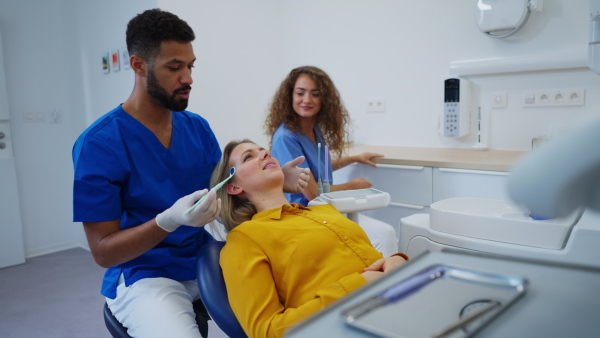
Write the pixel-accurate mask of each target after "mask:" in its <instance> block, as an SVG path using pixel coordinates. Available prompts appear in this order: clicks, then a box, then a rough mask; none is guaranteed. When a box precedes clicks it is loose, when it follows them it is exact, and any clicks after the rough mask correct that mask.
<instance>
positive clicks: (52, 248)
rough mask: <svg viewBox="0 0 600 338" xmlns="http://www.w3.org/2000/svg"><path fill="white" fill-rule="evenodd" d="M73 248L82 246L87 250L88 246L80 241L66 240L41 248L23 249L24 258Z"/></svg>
mask: <svg viewBox="0 0 600 338" xmlns="http://www.w3.org/2000/svg"><path fill="white" fill-rule="evenodd" d="M75 248H83V249H86V250H89V247H88V248H85V247H83V246H82V245H81V243H78V242H66V243H60V244H55V245H49V246H46V247H43V248H37V249H31V250H27V251H25V258H33V257H38V256H43V255H47V254H51V253H55V252H59V251H64V250H69V249H75Z"/></svg>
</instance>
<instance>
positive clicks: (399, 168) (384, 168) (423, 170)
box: [333, 164, 433, 233]
mask: <svg viewBox="0 0 600 338" xmlns="http://www.w3.org/2000/svg"><path fill="white" fill-rule="evenodd" d="M431 172H432V168H431V167H418V166H405V165H390V164H378V165H377V167H376V168H374V167H370V166H367V165H362V164H354V165H350V166H347V167H345V168H342V169H340V170H336V171H335V172H334V174H333V176H334V177H333V179H334V183H336V184H337V183H344V182H347V181H350V180H353V179H355V178H358V177H363V178H365V179H366V180H368V181H370V182H371V183H373V188H375V189H378V190H381V191H385V192H387V193H389V194H390V197H391V202H390V205H389V206H388V207H387V208H384V209H377V210H371V211H367V212H365V214H366V215H367V216H370V217H373V218H375V219H378V220H380V221H382V222H385V223H388V224H390V225H392V226H393V227H394V229H395V230H396V233H400V228H399V227H400V219H401V218H403V217H407V216H410V215H412V214H415V213H429V205H430V204H431V201H432V182H433V180H432V174H431Z"/></svg>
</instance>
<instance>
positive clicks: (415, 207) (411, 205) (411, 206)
mask: <svg viewBox="0 0 600 338" xmlns="http://www.w3.org/2000/svg"><path fill="white" fill-rule="evenodd" d="M389 205H392V206H395V207H401V208H409V209H417V210H423V209H424V208H425V207H424V206H422V205H414V204H404V203H398V202H390V204H389Z"/></svg>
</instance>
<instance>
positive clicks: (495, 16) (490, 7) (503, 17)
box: [475, 0, 529, 33]
mask: <svg viewBox="0 0 600 338" xmlns="http://www.w3.org/2000/svg"><path fill="white" fill-rule="evenodd" d="M528 3H529V1H528V0H479V1H478V2H477V9H476V11H475V20H476V22H477V26H478V27H479V29H480V30H481V31H482V32H484V33H490V32H495V31H503V30H508V29H514V28H516V27H518V26H519V25H520V24H521V23H522V22H523V20H524V19H525V17H526V15H527V11H528V8H527V7H528Z"/></svg>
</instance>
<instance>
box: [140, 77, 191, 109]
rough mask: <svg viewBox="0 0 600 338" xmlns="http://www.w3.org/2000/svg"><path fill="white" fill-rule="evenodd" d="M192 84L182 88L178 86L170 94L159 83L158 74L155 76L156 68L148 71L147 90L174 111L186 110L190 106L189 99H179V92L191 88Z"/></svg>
mask: <svg viewBox="0 0 600 338" xmlns="http://www.w3.org/2000/svg"><path fill="white" fill-rule="evenodd" d="M190 89H192V86H190V85H185V86H183V87H181V88H177V89H175V90H174V91H173V94H172V95H169V93H167V91H166V90H165V89H164V88H163V87H161V85H159V84H158V80H157V79H156V76H154V70H151V71H149V72H148V80H147V91H148V95H150V97H152V98H153V99H154V100H155V101H156V102H158V103H159V104H160V105H161V106H163V107H165V108H167V109H169V110H172V111H182V110H185V108H187V106H188V100H187V99H185V100H179V101H178V100H177V99H176V97H177V94H178V93H179V92H181V91H184V90H190Z"/></svg>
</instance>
